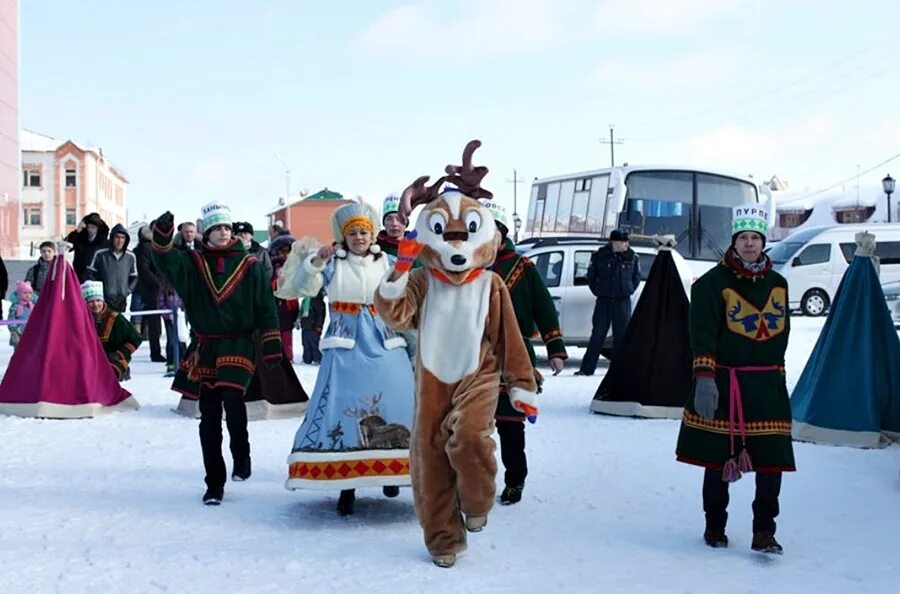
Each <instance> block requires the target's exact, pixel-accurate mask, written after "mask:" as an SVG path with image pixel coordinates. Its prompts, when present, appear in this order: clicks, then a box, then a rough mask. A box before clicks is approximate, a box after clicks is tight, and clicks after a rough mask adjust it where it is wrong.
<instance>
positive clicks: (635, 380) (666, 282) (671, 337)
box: [591, 235, 693, 419]
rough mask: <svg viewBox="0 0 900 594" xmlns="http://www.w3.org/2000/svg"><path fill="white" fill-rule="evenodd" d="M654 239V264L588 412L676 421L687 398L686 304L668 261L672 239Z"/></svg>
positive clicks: (688, 344) (689, 348)
mask: <svg viewBox="0 0 900 594" xmlns="http://www.w3.org/2000/svg"><path fill="white" fill-rule="evenodd" d="M656 239H657V243H658V244H660V245H659V248H658V255H657V256H656V261H655V262H654V263H653V267H652V268H651V269H650V274H649V276H648V277H647V282H646V284H645V285H644V290H643V292H642V293H641V298H640V299H639V300H638V303H637V307H635V310H634V315H632V317H631V321H630V322H628V328H627V329H626V330H625V336H624V337H623V338H622V345H621V347H620V349H619V352H618V353H617V354H616V357H615V358H614V359H613V360H612V362H611V363H610V365H609V371H608V372H607V373H606V375H605V376H604V377H603V381H602V382H601V383H600V387H599V388H597V393H596V394H595V395H594V399H593V401H592V402H591V410H592V411H593V412H596V413H603V414H609V415H622V416H631V417H647V418H655V419H680V418H681V416H682V412H683V408H684V402H685V400H686V399H687V397H688V395H689V394H690V393H691V366H692V362H693V359H692V355H691V345H690V340H689V335H688V310H689V302H688V298H687V295H685V292H684V286H683V284H682V280H681V277H680V276H679V274H678V270H677V268H676V267H675V260H674V259H673V258H672V248H673V247H675V238H674V236H671V235H667V236H665V237H659V238H656Z"/></svg>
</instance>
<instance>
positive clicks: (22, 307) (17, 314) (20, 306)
mask: <svg viewBox="0 0 900 594" xmlns="http://www.w3.org/2000/svg"><path fill="white" fill-rule="evenodd" d="M9 300H10V302H11V303H12V304H11V305H10V306H9V316H8V317H7V319H9V320H21V321H22V322H23V323H22V324H21V325H19V326H10V327H9V345H10V346H11V347H13V348H15V347H16V346H18V344H19V341H20V340H21V339H22V333H23V332H25V324H24V322H25V321H26V320H28V316H30V315H31V312H32V311H33V310H34V303H35V301H34V291H33V290H32V289H31V283H29V282H28V281H16V290H15V292H14V293H13V294H12V295H10V298H9Z"/></svg>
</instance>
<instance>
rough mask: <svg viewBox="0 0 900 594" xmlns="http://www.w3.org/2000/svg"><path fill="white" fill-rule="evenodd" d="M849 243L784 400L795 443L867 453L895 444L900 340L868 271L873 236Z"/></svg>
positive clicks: (899, 424) (899, 434) (899, 429)
mask: <svg viewBox="0 0 900 594" xmlns="http://www.w3.org/2000/svg"><path fill="white" fill-rule="evenodd" d="M856 241H857V245H858V246H859V247H857V251H856V255H855V256H854V257H853V260H852V261H851V262H850V267H849V268H847V271H846V272H845V273H844V278H842V279H841V284H840V286H838V290H837V292H836V294H835V298H834V302H833V303H832V305H831V311H829V313H828V319H827V320H826V321H825V326H824V327H823V328H822V333H821V334H820V335H819V340H818V341H817V342H816V346H815V349H814V350H813V352H812V355H811V356H810V358H809V361H808V362H807V364H806V367H805V368H804V369H803V374H802V375H801V376H800V380H799V381H798V382H797V385H796V387H795V388H794V392H793V394H792V395H791V409H792V413H793V419H794V422H793V429H792V432H793V436H794V439H796V440H798V441H810V442H814V443H821V444H829V445H843V446H853V447H863V448H875V447H884V446H887V445H889V444H890V442H891V439H894V440H898V439H900V339H898V338H897V332H896V330H895V329H894V325H893V323H892V321H891V316H890V313H889V312H888V309H887V306H886V304H885V299H884V293H883V292H882V290H881V285H880V283H879V280H878V274H877V273H876V271H875V267H874V266H873V265H872V259H871V257H870V255H871V254H872V253H873V252H874V237H873V236H872V234H871V233H865V232H863V233H858V234H857V237H856Z"/></svg>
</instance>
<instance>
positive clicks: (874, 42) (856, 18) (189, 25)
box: [20, 0, 900, 225]
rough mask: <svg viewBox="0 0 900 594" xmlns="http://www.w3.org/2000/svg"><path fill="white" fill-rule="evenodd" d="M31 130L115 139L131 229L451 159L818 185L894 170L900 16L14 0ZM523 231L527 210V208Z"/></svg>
mask: <svg viewBox="0 0 900 594" xmlns="http://www.w3.org/2000/svg"><path fill="white" fill-rule="evenodd" d="M20 6H21V14H20V18H21V26H20V37H21V71H20V120H21V125H22V127H24V128H28V129H31V130H34V131H36V132H40V133H43V134H47V135H50V136H54V137H57V138H60V139H63V140H64V139H68V138H71V139H73V140H76V141H80V142H85V143H90V144H93V145H99V146H102V147H103V149H104V153H105V154H106V155H107V157H109V158H110V159H111V160H112V161H113V162H114V163H115V164H116V165H117V166H119V167H120V168H121V169H122V170H123V171H124V172H125V175H126V176H127V177H128V179H129V180H130V182H131V185H130V186H129V216H130V218H131V219H132V220H135V219H140V218H144V217H145V216H146V217H150V218H152V217H154V216H156V214H158V212H160V211H162V210H165V209H171V210H173V211H174V212H176V215H177V216H178V218H195V217H196V216H197V215H198V212H199V208H200V206H201V205H202V204H204V203H206V202H208V201H210V200H212V199H219V200H222V201H224V202H226V203H229V204H230V205H231V206H232V208H233V210H234V211H235V216H236V217H238V218H244V219H249V220H250V221H251V222H252V223H254V224H255V225H261V224H263V222H264V218H263V215H264V212H265V211H266V210H268V208H269V207H270V206H271V205H273V204H274V203H275V202H276V200H277V198H278V196H280V195H283V194H284V193H285V176H284V168H283V167H282V165H281V163H279V161H278V160H277V159H276V157H275V153H279V154H280V155H281V156H282V158H283V160H284V162H285V163H287V165H288V167H289V168H290V172H291V174H290V177H291V192H292V193H293V194H296V193H297V192H298V191H300V190H301V189H309V190H310V191H312V192H315V191H317V190H319V189H321V188H322V187H324V186H328V187H329V188H330V189H333V190H337V191H339V192H342V193H344V194H345V195H348V196H355V195H362V196H363V197H364V198H365V199H367V200H369V201H371V202H372V203H374V204H377V205H378V206H379V207H380V205H381V200H382V198H383V197H384V196H385V195H386V194H387V193H389V192H390V191H392V190H401V189H402V188H403V187H405V186H406V185H407V184H408V183H409V182H411V181H412V180H413V179H414V178H415V177H417V176H419V175H423V174H431V175H433V176H436V175H439V174H440V173H441V170H442V168H443V166H444V165H445V164H446V163H448V162H457V161H459V156H460V153H461V150H462V147H463V146H464V144H465V143H466V141H468V140H469V139H470V138H480V139H481V140H482V141H483V142H484V146H483V148H482V149H481V150H480V151H479V153H478V154H476V161H478V162H480V163H481V164H484V165H487V166H488V167H489V168H490V169H491V173H490V174H489V176H488V177H487V178H486V179H485V182H484V184H483V185H484V186H485V187H487V188H489V189H491V190H493V191H494V193H495V194H496V195H497V196H498V197H499V198H500V199H501V200H503V201H505V202H506V203H507V204H508V206H509V207H510V208H511V207H512V189H513V184H512V183H511V180H512V175H513V169H514V168H516V169H518V175H519V177H521V178H523V179H525V180H528V181H526V182H524V183H522V184H520V185H519V186H518V188H519V211H520V212H522V213H524V212H525V210H526V205H527V196H528V190H529V182H530V180H531V179H532V178H533V177H544V176H549V175H557V174H562V173H569V172H575V171H581V170H585V169H593V168H599V167H605V166H607V165H608V164H609V161H610V156H609V146H608V145H607V144H602V143H601V141H600V139H601V138H604V137H608V136H609V130H608V124H615V125H616V131H615V137H616V138H617V139H619V138H621V139H622V140H623V141H624V142H623V144H619V145H616V147H615V149H616V160H617V162H618V163H621V162H622V161H628V162H630V163H664V164H689V165H697V166H707V167H717V168H724V169H725V170H728V171H732V172H736V173H742V174H753V175H754V177H755V178H756V179H757V180H760V181H761V180H763V179H768V178H769V177H771V176H772V175H773V174H777V175H778V176H779V177H780V178H782V179H784V180H787V181H788V182H789V183H790V184H791V187H792V188H809V189H810V190H811V191H813V190H817V189H820V188H823V187H827V186H829V185H832V184H834V183H836V182H838V181H840V180H843V179H846V178H852V177H853V176H855V175H856V172H857V166H859V169H860V170H861V171H866V170H868V169H870V168H871V169H872V171H871V173H868V174H866V175H864V176H863V182H866V181H869V182H873V181H876V180H878V179H880V178H881V177H883V176H884V174H885V173H888V172H891V171H892V172H893V173H894V174H895V175H896V174H900V160H897V161H893V162H891V163H888V164H886V165H884V166H878V164H879V163H881V162H883V161H885V160H887V159H890V158H891V157H894V156H895V155H897V154H898V153H900V142H898V140H897V139H898V134H897V130H898V125H900V108H898V105H900V82H898V81H900V33H898V31H897V30H896V29H897V25H896V24H897V23H898V22H900V19H898V17H900V3H898V2H896V1H890V0H886V1H875V0H871V1H867V0H861V1H857V2H852V3H851V2H843V1H842V2H829V1H827V0H818V1H807V0H792V1H790V2H783V1H782V2H778V1H775V0H623V1H619V0H421V1H411V2H406V3H404V2H394V1H390V0H365V1H363V0H358V1H347V0H345V1H339V0H333V1H331V2H319V1H303V0H297V1H288V0H273V1H265V0H260V1H259V2H257V3H255V6H254V7H252V8H251V6H253V3H249V2H246V1H238V0H191V1H190V2H185V1H183V0H181V1H177V2H176V1H173V0H155V1H153V2H121V1H117V0H85V1H84V2H78V3H72V2H71V1H64V0H20ZM523 218H524V217H523Z"/></svg>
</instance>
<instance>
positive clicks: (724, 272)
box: [676, 204, 795, 554]
mask: <svg viewBox="0 0 900 594" xmlns="http://www.w3.org/2000/svg"><path fill="white" fill-rule="evenodd" d="M767 219H768V213H766V212H765V210H764V209H763V208H761V207H760V206H759V205H757V204H749V205H745V206H739V207H735V208H734V214H733V219H732V229H731V230H732V238H731V247H730V248H728V251H727V252H726V254H725V257H724V258H723V259H722V261H721V262H719V264H718V266H716V267H714V268H713V269H712V270H710V271H709V272H707V273H706V274H704V275H703V276H701V277H700V278H699V279H698V280H697V282H695V283H694V285H693V287H692V288H691V310H690V334H691V349H692V350H693V352H694V371H693V375H694V389H693V394H692V397H691V398H690V399H688V402H687V404H686V405H685V408H684V416H683V418H682V423H681V432H680V434H679V436H678V447H677V450H676V456H677V459H678V460H679V461H680V462H685V463H688V464H695V465H697V466H702V467H704V468H706V473H705V475H704V478H703V511H704V512H705V513H706V531H705V532H704V535H703V538H704V540H705V541H706V544H708V545H709V546H711V547H725V546H728V537H727V536H725V524H726V522H727V519H728V512H727V508H728V485H729V483H731V482H734V481H736V480H738V479H739V478H741V475H742V473H744V472H749V471H755V472H756V498H755V500H754V501H753V541H752V544H751V548H752V549H753V550H754V551H761V552H765V553H776V554H781V553H782V547H781V545H780V544H778V541H776V540H775V518H776V517H777V516H778V512H779V509H778V496H779V493H780V492H781V474H782V472H786V471H793V470H795V467H794V452H793V445H792V443H791V405H790V401H789V400H788V393H787V386H786V384H785V376H784V354H785V351H786V350H787V344H788V333H789V332H790V312H789V310H788V292H787V282H786V281H785V279H784V277H782V276H781V275H780V274H778V273H777V272H775V271H774V270H772V261H771V260H770V259H769V257H768V256H767V255H766V254H764V253H762V250H763V247H765V243H766V233H767V231H768V224H767Z"/></svg>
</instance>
